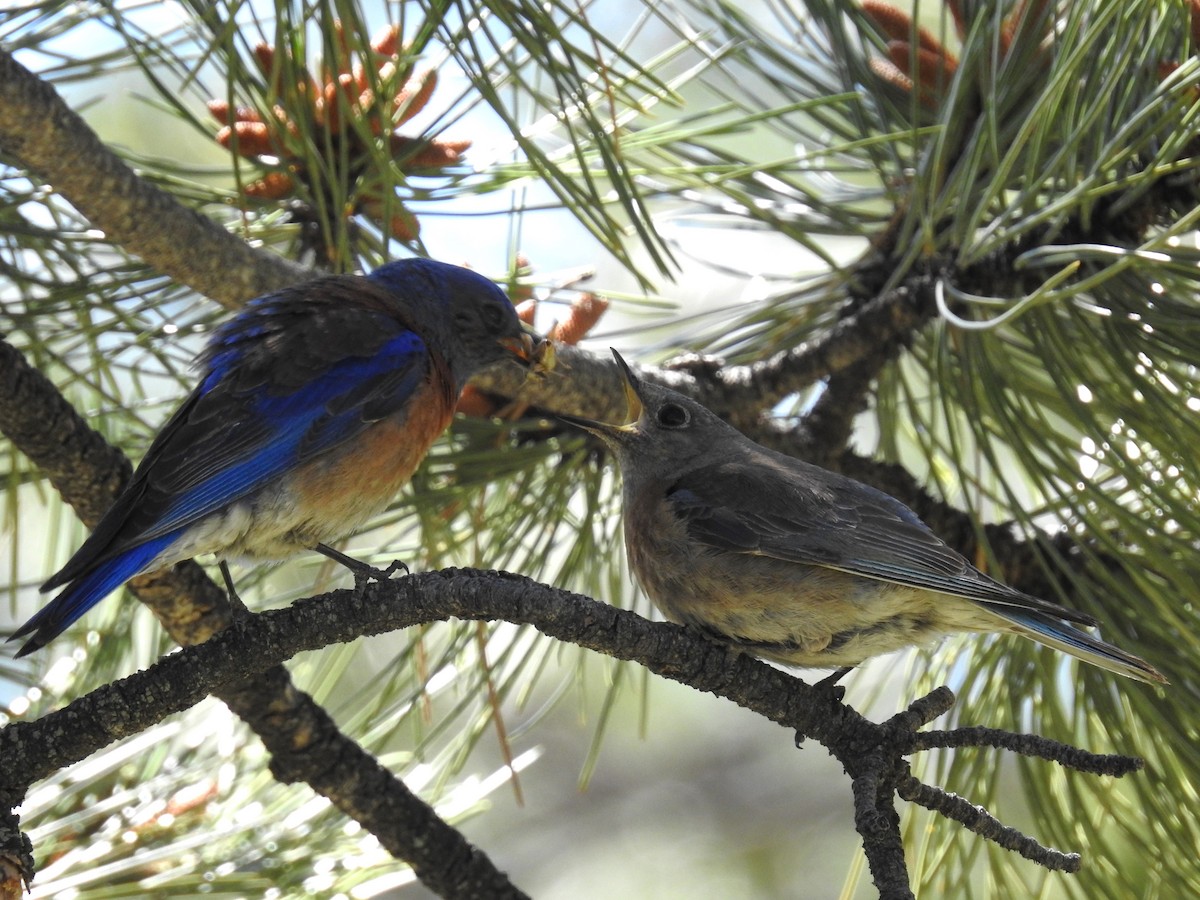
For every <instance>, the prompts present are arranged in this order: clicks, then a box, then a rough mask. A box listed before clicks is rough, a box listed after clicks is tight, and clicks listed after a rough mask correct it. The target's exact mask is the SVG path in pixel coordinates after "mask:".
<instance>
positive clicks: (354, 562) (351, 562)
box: [315, 544, 412, 597]
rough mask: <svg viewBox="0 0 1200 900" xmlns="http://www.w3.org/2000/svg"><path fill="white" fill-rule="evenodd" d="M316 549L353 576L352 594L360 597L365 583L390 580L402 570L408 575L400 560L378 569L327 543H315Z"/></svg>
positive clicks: (404, 565)
mask: <svg viewBox="0 0 1200 900" xmlns="http://www.w3.org/2000/svg"><path fill="white" fill-rule="evenodd" d="M315 549H316V551H317V552H318V553H320V554H322V555H324V556H328V557H329V558H330V559H332V560H333V561H334V562H338V563H341V564H342V565H343V566H345V567H346V568H347V569H349V570H350V573H351V574H352V575H353V576H354V595H355V596H356V597H361V596H362V595H363V593H364V592H365V591H366V589H367V585H368V584H370V583H371V582H372V581H378V582H380V583H381V584H382V583H383V582H385V581H390V580H391V577H392V575H394V574H395V573H396V572H398V571H401V570H403V572H404V574H405V575H410V574H412V573H411V570H410V569H409V568H408V566H407V565H406V564H405V563H404V562H402V561H401V560H398V559H396V560H392V562H391V564H390V565H388V567H387V568H386V569H379V568H376V567H375V566H372V565H371V564H370V563H365V562H363V561H362V560H361V559H355V558H354V557H353V556H348V555H346V554H345V553H343V552H342V551H340V550H334V549H333V548H332V547H330V546H329V545H328V544H317V546H316V548H315Z"/></svg>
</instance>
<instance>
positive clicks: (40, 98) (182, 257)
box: [0, 49, 313, 308]
mask: <svg viewBox="0 0 1200 900" xmlns="http://www.w3.org/2000/svg"><path fill="white" fill-rule="evenodd" d="M0 150H2V151H3V152H4V153H6V154H11V155H12V156H13V157H15V158H16V159H17V160H19V161H20V162H21V163H22V164H23V165H25V166H27V167H28V168H29V169H30V170H31V171H32V172H35V173H36V174H37V175H39V176H41V177H42V178H44V179H46V181H48V182H49V183H50V184H51V186H52V187H53V188H54V190H55V191H56V192H58V193H59V194H61V195H62V196H63V197H65V198H66V199H67V200H69V201H70V202H71V204H72V205H73V206H75V208H76V209H78V210H79V211H80V212H81V213H83V215H84V216H86V217H87V219H88V221H90V222H91V223H92V224H93V225H94V226H96V227H97V228H99V229H100V230H102V231H103V232H104V233H105V234H106V235H107V236H108V238H109V239H110V240H112V241H113V242H114V243H117V244H120V245H121V246H122V247H124V248H125V249H126V250H127V251H129V252H130V253H133V254H135V255H137V256H140V257H141V258H142V259H143V260H145V262H146V263H147V264H148V265H150V266H153V267H154V268H156V269H158V270H159V271H161V272H164V273H166V274H168V275H170V276H171V277H172V278H174V279H175V280H177V281H179V282H181V283H183V284H186V285H188V286H189V287H191V288H194V289H195V290H197V291H199V292H200V293H202V294H204V295H205V296H207V297H211V298H213V299H214V300H217V301H218V302H220V303H223V304H224V305H226V306H228V307H230V308H237V307H239V306H241V305H242V304H243V303H245V302H246V301H247V300H249V299H250V298H251V297H256V296H258V295H259V294H265V293H268V292H269V291H273V290H278V289H279V288H281V287H285V286H287V285H289V284H294V283H295V282H298V281H303V280H305V279H307V278H311V277H312V276H313V273H312V272H311V271H310V270H308V269H306V268H305V267H303V266H300V265H297V264H296V263H293V262H290V261H288V260H286V259H284V258H283V257H280V256H276V255H274V254H271V253H265V252H263V251H261V250H256V249H254V248H253V247H251V246H250V245H249V244H247V243H246V242H245V241H243V240H242V239H241V238H239V237H237V236H236V235H233V234H230V233H229V232H228V231H226V230H225V229H224V228H222V227H221V226H219V225H217V224H216V223H215V222H213V221H211V220H209V219H207V218H205V217H204V216H202V215H200V214H199V213H198V212H196V211H195V210H192V209H189V208H188V207H186V206H184V205H183V204H181V203H180V202H179V201H178V200H176V199H175V198H174V197H172V196H171V195H170V194H168V193H167V192H166V191H163V190H160V189H159V188H157V187H155V186H154V185H152V184H150V183H149V182H147V181H145V180H144V179H142V178H140V177H138V175H137V173H135V172H134V171H133V170H132V169H131V168H130V167H129V166H128V165H126V163H125V162H124V161H123V160H122V159H121V158H120V157H118V156H117V155H116V154H115V153H113V152H112V151H111V150H109V149H108V147H107V146H105V144H104V143H103V142H102V141H101V140H100V138H99V137H97V136H96V133H95V132H94V131H92V129H91V128H90V127H88V125H87V123H86V122H84V121H83V119H82V118H80V117H79V115H77V114H76V113H75V112H74V111H72V110H71V109H70V107H68V106H67V105H66V103H64V102H63V99H62V97H60V96H59V95H58V92H57V91H56V90H55V89H54V86H53V85H51V84H50V83H48V82H46V81H44V80H42V79H41V78H38V77H37V76H36V75H34V74H33V73H32V72H30V71H29V70H28V69H26V68H25V67H24V66H22V65H21V64H20V63H19V62H17V61H16V60H15V59H14V58H13V56H12V54H10V53H8V52H7V51H6V50H3V49H0Z"/></svg>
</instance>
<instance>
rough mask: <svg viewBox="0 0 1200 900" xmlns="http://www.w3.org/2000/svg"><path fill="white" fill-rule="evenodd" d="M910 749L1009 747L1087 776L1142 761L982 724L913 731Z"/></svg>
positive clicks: (1122, 770)
mask: <svg viewBox="0 0 1200 900" xmlns="http://www.w3.org/2000/svg"><path fill="white" fill-rule="evenodd" d="M908 739H909V748H910V749H909V751H908V752H911V753H915V752H918V751H921V750H932V749H934V748H942V747H955V748H957V747H992V748H994V749H997V750H1008V751H1011V752H1013V753H1019V754H1020V755H1021V756H1032V757H1037V758H1039V759H1047V760H1050V761H1051V762H1056V763H1058V764H1059V765H1060V766H1065V767H1066V768H1068V769H1075V770H1076V771H1077V772H1086V773H1087V774H1089V775H1110V776H1112V777H1114V778H1120V777H1121V776H1122V775H1130V774H1132V773H1133V772H1139V771H1141V769H1142V767H1143V766H1144V765H1145V763H1144V762H1143V761H1142V760H1140V759H1138V758H1137V757H1135V756H1122V755H1121V754H1119V753H1089V752H1088V751H1086V750H1080V749H1079V748H1078V747H1072V746H1071V745H1070V744H1064V743H1062V742H1061V741H1055V740H1051V739H1050V738H1047V737H1042V736H1041V735H1037V734H1014V733H1012V732H1011V731H1001V730H1000V729H998V728H987V727H985V726H982V725H976V726H970V727H965V728H955V729H952V730H950V731H923V732H920V733H916V732H912V733H910V734H909V735H908Z"/></svg>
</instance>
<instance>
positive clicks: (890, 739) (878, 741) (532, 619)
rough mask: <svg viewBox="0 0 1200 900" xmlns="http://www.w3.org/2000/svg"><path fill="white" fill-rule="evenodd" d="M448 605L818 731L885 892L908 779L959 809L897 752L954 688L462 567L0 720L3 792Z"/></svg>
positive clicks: (195, 650)
mask: <svg viewBox="0 0 1200 900" xmlns="http://www.w3.org/2000/svg"><path fill="white" fill-rule="evenodd" d="M448 618H458V619H465V620H497V619H502V620H505V621H509V622H512V623H515V624H526V625H532V626H534V627H535V628H537V629H538V630H539V631H541V632H542V633H544V634H547V635H549V636H551V637H554V638H556V639H558V640H562V641H567V642H570V643H573V644H577V645H579V646H581V647H585V648H588V649H591V650H595V651H597V652H601V653H604V654H605V655H608V656H611V657H613V658H617V659H626V660H632V661H635V662H637V663H639V664H641V665H643V666H645V667H646V668H647V669H649V670H650V671H652V672H654V673H656V674H659V675H662V676H664V677H667V678H671V679H672V680H675V681H679V682H681V683H684V684H688V685H690V686H691V687H693V688H695V689H697V690H701V691H707V692H710V693H713V694H716V695H717V696H720V697H724V698H726V699H728V700H732V701H733V702H735V703H737V704H738V705H740V706H743V707H745V708H746V709H749V710H751V711H753V712H756V713H758V714H759V715H762V716H764V717H766V718H768V719H770V720H772V721H774V722H777V723H779V724H781V725H783V726H785V727H787V728H790V729H795V730H797V731H799V732H802V733H803V734H805V735H807V736H809V737H812V738H813V739H815V740H817V741H819V742H820V743H822V744H823V745H825V746H826V747H827V748H828V749H829V751H830V753H832V754H833V755H834V756H835V757H836V758H837V759H838V760H839V761H840V762H841V763H842V765H843V766H844V767H845V769H846V771H847V773H848V774H849V775H850V776H851V778H852V784H853V787H854V792H855V796H856V816H855V821H856V825H857V826H858V828H859V831H860V834H861V835H862V837H863V842H864V848H865V849H866V852H867V855H868V859H869V861H870V864H871V869H872V872H873V874H874V875H875V878H876V885H877V887H878V888H879V889H880V891H881V893H882V894H883V896H885V897H889V898H891V897H901V896H907V894H906V893H904V891H905V890H906V889H907V888H906V884H907V882H906V880H905V881H904V885H905V886H904V888H903V889H902V887H901V875H902V874H903V878H904V879H906V878H907V875H906V874H904V873H906V870H905V869H904V867H903V852H902V848H900V846H899V819H898V817H897V816H896V812H895V809H894V807H893V797H894V796H896V794H897V791H898V790H899V789H900V787H901V785H905V786H906V787H905V790H906V791H908V792H909V793H911V794H912V796H914V798H916V797H918V796H919V797H920V799H921V801H922V802H926V801H928V802H929V803H935V802H936V803H937V804H940V805H942V806H944V807H945V808H947V809H952V810H953V811H955V812H957V811H961V810H960V808H959V806H958V805H957V804H955V803H954V802H952V801H948V800H945V799H936V800H935V798H934V795H932V794H929V793H928V791H935V790H936V789H934V788H928V791H923V790H917V789H916V788H915V787H914V786H913V785H912V784H911V783H910V782H909V781H908V780H907V779H909V778H910V777H911V776H910V775H909V772H908V769H907V766H906V764H905V763H904V761H903V760H902V759H901V757H902V756H903V755H904V754H905V753H908V752H911V750H912V748H914V747H915V746H916V745H917V742H918V740H919V738H918V737H916V736H914V735H913V731H914V730H915V729H916V728H919V727H922V726H923V725H925V724H926V723H927V722H928V720H929V719H930V718H931V717H933V716H936V715H939V714H940V713H941V712H943V711H945V709H946V708H947V707H948V704H949V703H950V702H952V699H953V695H952V694H950V692H949V691H948V690H946V689H945V688H942V689H939V690H938V691H935V692H934V693H933V694H931V695H929V696H927V697H925V698H922V699H921V700H919V701H917V702H916V703H914V704H913V705H912V706H911V707H910V708H909V709H908V710H906V711H905V712H904V713H901V714H899V715H898V716H895V717H893V718H892V719H890V720H888V721H886V722H883V723H873V722H870V721H869V720H867V719H865V718H863V717H862V716H861V715H859V714H858V713H857V712H856V711H855V710H853V709H852V708H850V707H848V706H846V705H845V704H843V703H842V702H841V701H840V700H839V699H838V697H837V694H836V691H831V690H829V689H828V688H825V687H820V686H818V687H813V686H810V685H807V684H805V683H804V682H802V681H800V680H799V679H797V678H795V677H793V676H791V675H789V674H788V673H786V672H783V671H780V670H778V669H775V668H773V667H771V666H769V665H767V664H765V663H762V662H760V661H759V660H756V659H753V658H751V657H749V656H746V655H744V654H742V653H740V652H738V651H737V650H735V649H733V648H732V647H728V646H725V645H722V644H717V643H714V642H712V641H709V640H708V639H707V638H704V637H702V636H700V635H697V634H696V633H694V632H692V631H690V630H688V629H686V628H684V627H681V626H677V625H671V624H667V623H652V622H648V621H646V620H645V619H642V618H641V617H639V616H637V615H636V614H634V613H632V612H629V611H627V610H622V609H618V608H616V607H613V606H609V605H607V604H604V603H599V602H597V601H594V600H590V599H588V598H586V597H582V596H580V595H578V594H573V593H570V592H567V591H562V590H558V589H555V588H552V587H549V586H546V585H542V584H538V583H537V582H534V581H532V580H530V579H528V578H524V577H522V576H517V575H510V574H507V573H497V572H479V571H474V570H459V569H447V570H445V571H442V572H428V573H422V574H418V575H411V576H408V577H405V578H403V579H399V580H395V581H387V582H383V583H378V582H373V583H370V584H367V585H366V586H365V587H364V589H362V590H353V591H350V590H343V591H333V592H331V593H328V594H323V595H320V596H317V597H310V598H307V599H304V600H299V601H297V602H296V603H294V604H292V606H290V607H288V608H286V609H279V610H271V611H268V612H264V613H260V614H256V615H248V616H246V617H245V618H242V619H239V620H238V621H237V622H235V623H234V624H233V625H232V626H231V627H230V628H228V629H226V630H225V631H223V632H221V633H220V634H217V635H215V636H214V637H213V638H212V639H211V640H209V641H207V642H205V643H203V644H199V645H196V646H194V647H189V648H186V649H185V650H184V651H182V652H180V653H176V654H172V655H171V656H168V657H165V658H164V659H162V660H160V661H159V662H158V663H156V664H155V665H154V666H152V667H151V668H149V669H147V670H145V671H143V672H139V673H137V674H135V675H131V676H129V677H128V678H125V679H122V680H121V681H118V682H115V683H114V684H111V685H107V686H105V687H102V688H99V689H97V690H96V691H93V692H92V693H91V694H88V695H87V696H86V697H83V698H80V699H79V700H77V701H75V702H74V703H72V704H70V705H69V706H67V707H66V708H64V709H62V710H59V711H57V712H53V713H49V714H47V715H46V716H44V717H43V718H42V719H40V720H38V721H36V722H19V723H15V724H12V725H10V726H8V727H7V728H5V729H3V730H0V758H3V759H4V760H5V767H4V770H3V772H0V806H4V805H8V806H11V805H13V804H15V803H17V802H19V800H20V799H21V797H22V796H24V793H25V791H26V790H27V788H28V786H29V785H30V784H32V783H33V782H34V781H36V780H38V779H41V778H44V777H46V776H47V775H49V774H51V773H53V772H55V771H57V770H58V769H60V768H62V767H64V766H66V765H69V764H71V763H72V762H75V761H77V760H79V759H82V758H84V757H85V756H87V755H88V754H89V753H91V752H94V751H95V750H97V749H99V748H100V747H102V746H104V745H105V744H107V743H109V742H111V741H113V740H117V739H120V738H123V737H127V736H129V735H131V734H136V733H138V732H140V731H142V730H144V729H145V728H147V727H149V726H150V725H153V724H154V723H155V722H157V721H159V720H160V719H161V718H162V717H164V716H166V715H169V714H171V713H173V712H178V711H180V710H183V709H186V708H188V707H189V706H191V705H193V704H195V703H197V702H199V700H200V699H202V698H203V697H204V695H205V694H206V693H208V692H210V691H222V690H225V689H227V688H228V687H229V686H230V685H232V684H236V683H239V682H245V681H246V680H248V679H250V678H252V677H253V675H254V673H255V672H256V671H259V670H261V669H263V668H264V667H268V666H278V665H279V664H281V663H282V662H283V661H284V660H286V659H289V658H291V657H292V656H294V655H295V654H296V653H299V652H301V651H303V650H314V649H318V648H321V647H325V646H328V645H329V644H331V643H341V642H345V641H349V640H353V639H355V638H357V637H359V636H361V635H373V634H381V633H384V632H388V631H394V630H397V629H400V628H407V627H411V626H413V625H418V624H424V623H428V622H434V621H443V620H445V619H448ZM990 731H991V730H989V734H986V735H983V737H984V744H985V745H994V744H995V736H994V734H991V733H990ZM1014 737H1020V736H1014ZM967 738H968V735H966V734H964V733H960V736H959V738H956V740H959V741H960V745H965V744H967V743H970V741H969V740H967ZM1014 748H1015V749H1016V750H1017V752H1023V751H1022V749H1021V746H1020V741H1014ZM1074 752H1075V753H1076V754H1081V756H1079V757H1078V758H1077V759H1076V762H1079V761H1080V760H1084V761H1083V762H1082V763H1081V766H1080V767H1082V768H1085V769H1086V768H1087V766H1088V765H1089V763H1088V762H1087V761H1086V760H1085V759H1084V758H1085V757H1087V756H1089V755H1090V754H1087V753H1086V752H1085V751H1082V750H1075V751H1074ZM1096 759H1105V758H1104V757H1096ZM1136 768H1137V762H1136V761H1133V760H1126V761H1125V763H1124V765H1123V766H1117V767H1112V771H1114V772H1116V771H1133V770H1135V769H1136ZM945 796H946V797H950V796H951V795H945ZM974 824H978V823H977V822H976V823H974ZM997 824H998V823H997ZM1001 827H1002V826H1001ZM993 832H994V833H996V834H1001V833H1000V832H996V831H995V829H994V828H992V827H991V826H989V830H988V836H994V834H993ZM1010 832H1011V829H1010V830H1005V831H1004V832H1003V833H1002V836H1001V838H999V839H1000V840H1002V841H1004V842H1006V846H1013V847H1017V845H1018V844H1019V843H1020V842H1019V841H1016V840H1015V837H1014V836H1017V837H1020V838H1022V839H1023V840H1026V841H1027V840H1028V839H1024V837H1023V836H1020V835H1019V833H1016V832H1011V833H1010ZM2 837H3V836H2V835H0V838H2ZM1020 846H1021V847H1027V846H1032V845H1026V844H1020ZM1017 848H1018V849H1020V848H1019V847H1017Z"/></svg>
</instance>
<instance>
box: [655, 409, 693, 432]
mask: <svg viewBox="0 0 1200 900" xmlns="http://www.w3.org/2000/svg"><path fill="white" fill-rule="evenodd" d="M657 418H658V424H659V425H661V426H662V427H663V428H682V427H683V426H684V425H686V424H687V423H688V422H690V421H691V420H692V417H691V415H689V414H688V411H687V410H686V409H684V408H683V407H682V406H680V405H679V404H677V403H665V404H663V405H662V406H661V407H659V410H658V416H657Z"/></svg>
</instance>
